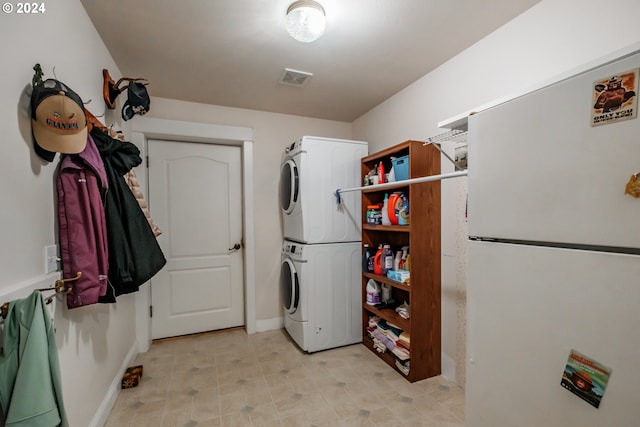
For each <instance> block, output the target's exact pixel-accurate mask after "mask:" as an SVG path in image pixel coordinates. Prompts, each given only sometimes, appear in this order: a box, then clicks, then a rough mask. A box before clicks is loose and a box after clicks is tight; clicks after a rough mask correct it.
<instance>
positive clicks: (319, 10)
mask: <svg viewBox="0 0 640 427" xmlns="http://www.w3.org/2000/svg"><path fill="white" fill-rule="evenodd" d="M286 25H287V31H288V32H289V34H291V37H293V38H294V39H296V40H298V41H300V42H303V43H310V42H312V41H315V40H318V39H319V38H320V36H322V34H324V29H325V27H326V25H327V23H326V20H325V15H324V8H323V7H322V6H321V5H320V3H318V2H316V1H313V0H298V1H296V2H293V3H292V4H291V6H289V8H288V9H287V23H286Z"/></svg>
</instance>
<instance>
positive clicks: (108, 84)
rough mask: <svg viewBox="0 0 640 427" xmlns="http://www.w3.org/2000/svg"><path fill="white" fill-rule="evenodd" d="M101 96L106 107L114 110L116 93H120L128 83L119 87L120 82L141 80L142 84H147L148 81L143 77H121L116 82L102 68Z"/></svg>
mask: <svg viewBox="0 0 640 427" xmlns="http://www.w3.org/2000/svg"><path fill="white" fill-rule="evenodd" d="M102 79H103V84H102V97H103V98H104V102H105V104H107V108H109V109H110V110H114V109H115V108H116V98H117V97H118V95H120V94H121V93H122V91H123V90H125V89H126V88H127V87H128V86H129V85H125V86H122V87H120V84H121V83H122V82H129V83H131V82H140V81H141V82H143V83H144V84H149V81H148V80H147V79H145V78H143V77H136V78H131V77H122V78H121V79H119V80H118V81H117V82H114V81H113V79H112V78H111V76H110V75H109V70H107V69H106V68H104V69H103V70H102Z"/></svg>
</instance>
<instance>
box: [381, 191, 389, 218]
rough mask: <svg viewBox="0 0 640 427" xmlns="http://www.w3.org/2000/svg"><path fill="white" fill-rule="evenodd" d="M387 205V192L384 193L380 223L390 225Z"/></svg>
mask: <svg viewBox="0 0 640 427" xmlns="http://www.w3.org/2000/svg"><path fill="white" fill-rule="evenodd" d="M388 206H389V194H388V193H384V201H383V202H382V225H391V220H389V211H388V210H387V209H388Z"/></svg>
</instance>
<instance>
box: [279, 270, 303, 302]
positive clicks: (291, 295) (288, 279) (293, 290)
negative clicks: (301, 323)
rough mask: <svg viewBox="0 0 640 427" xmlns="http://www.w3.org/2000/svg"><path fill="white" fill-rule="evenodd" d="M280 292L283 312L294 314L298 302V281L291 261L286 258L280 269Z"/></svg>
mask: <svg viewBox="0 0 640 427" xmlns="http://www.w3.org/2000/svg"><path fill="white" fill-rule="evenodd" d="M280 291H281V292H282V305H283V306H284V310H285V311H286V312H287V313H289V314H293V313H295V312H296V310H297V309H298V303H299V302H300V281H299V280H298V272H297V271H296V267H295V265H294V264H293V261H291V259H289V258H287V257H285V258H283V260H282V266H281V268H280Z"/></svg>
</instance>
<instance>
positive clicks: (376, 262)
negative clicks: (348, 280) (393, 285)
mask: <svg viewBox="0 0 640 427" xmlns="http://www.w3.org/2000/svg"><path fill="white" fill-rule="evenodd" d="M382 262H383V260H382V245H381V244H380V245H378V252H376V254H375V255H374V256H373V273H374V274H382Z"/></svg>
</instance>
